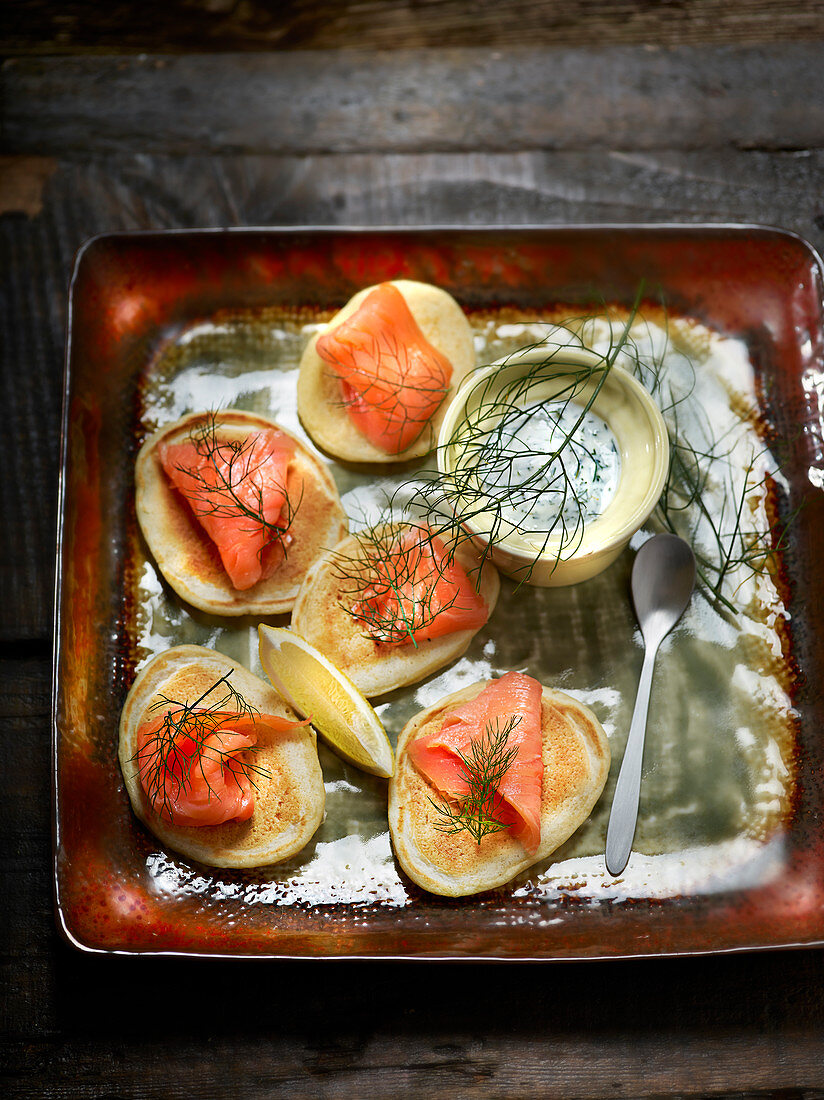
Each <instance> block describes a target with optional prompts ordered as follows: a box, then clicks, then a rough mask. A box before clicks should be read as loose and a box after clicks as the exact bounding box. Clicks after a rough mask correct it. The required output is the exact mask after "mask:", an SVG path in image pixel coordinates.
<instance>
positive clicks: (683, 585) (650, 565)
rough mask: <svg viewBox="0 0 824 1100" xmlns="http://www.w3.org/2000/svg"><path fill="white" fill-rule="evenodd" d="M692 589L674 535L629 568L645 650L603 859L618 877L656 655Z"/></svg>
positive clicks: (652, 545) (686, 559) (634, 815)
mask: <svg viewBox="0 0 824 1100" xmlns="http://www.w3.org/2000/svg"><path fill="white" fill-rule="evenodd" d="M694 585H695V558H694V557H693V553H692V550H691V549H690V548H689V546H688V545H687V543H686V542H684V540H683V539H679V538H678V536H677V535H654V536H653V537H652V538H651V539H650V540H649V541H648V542H645V543H644V545H643V546H642V547H641V549H640V550H639V551H638V553H637V554H636V556H635V563H634V565H633V567H632V600H633V603H634V604H635V613H636V615H637V616H638V622H639V624H640V627H641V634H642V636H643V639H644V645H645V647H646V648H645V652H644V664H643V667H642V669H641V680H640V682H639V684H638V695H637V696H636V698H635V710H634V711H633V712H632V722H631V723H630V727H629V737H628V738H627V747H626V749H625V750H624V759H623V761H622V762H621V771H620V772H619V773H618V782H617V784H616V786H615V796H614V798H613V800H612V810H611V812H610V816H609V826H608V828H607V850H606V860H607V870H608V871H609V873H610V874H611V875H620V873H621V872H622V871H623V869H624V868H625V867H626V865H627V860H628V859H629V854H630V851H631V850H632V839H633V837H634V836H635V824H636V821H637V820H638V798H639V795H640V793H641V762H642V760H643V758H644V735H645V734H646V730H647V711H648V710H649V695H650V688H651V687H652V670H653V666H654V664H655V655H656V653H657V652H658V647H659V645H660V644H661V642H662V641H663V640H664V638H666V636H667V634H669V632H670V631H671V630H672V628H673V627H674V626H675V624H676V623H677V622H678V620H679V619H680V618H681V616H682V615H683V613H684V611H685V610H686V607H687V604H688V603H689V602H690V596H691V595H692V590H693V587H694Z"/></svg>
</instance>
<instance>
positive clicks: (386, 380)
mask: <svg viewBox="0 0 824 1100" xmlns="http://www.w3.org/2000/svg"><path fill="white" fill-rule="evenodd" d="M316 349H317V353H318V355H319V356H320V357H321V359H323V360H324V362H326V363H328V364H329V366H330V367H331V368H332V370H333V371H334V372H335V374H336V375H337V376H338V378H340V380H341V385H342V388H343V400H344V402H345V404H346V407H347V409H348V412H349V415H350V417H351V418H352V421H353V423H354V424H355V426H356V427H357V428H358V430H359V431H361V432H362V433H363V435H365V436H366V438H367V439H368V440H369V441H370V442H371V443H374V444H375V446H377V447H380V448H381V449H382V450H384V451H386V452H387V454H400V453H401V452H402V451H405V450H406V449H407V448H408V447H411V446H412V444H413V443H414V442H415V440H416V439H417V438H418V437H419V436H420V434H421V432H423V430H424V429H425V428H426V425H427V424H428V423H429V421H430V420H431V419H432V417H433V416H434V415H435V413H436V411H437V410H438V408H439V406H440V405H441V404H442V403H443V400H444V398H445V397H446V394H447V393H448V391H449V384H450V381H451V378H452V364H451V363H450V362H449V360H448V359H447V358H446V356H445V355H442V354H441V352H439V351H438V350H437V348H435V347H433V346H432V344H430V342H429V341H428V340H427V339H426V337H425V336H424V334H423V333H422V332H421V330H420V328H419V327H418V324H417V322H416V321H415V318H414V317H413V316H412V313H411V312H410V309H409V306H408V305H407V304H406V300H405V298H404V296H403V295H402V294H401V292H400V291H399V290H398V289H397V287H394V286H393V285H392V284H391V283H381V284H380V285H379V286H377V287H376V288H375V289H374V290H373V291H372V292H371V293H370V294H368V295H367V296H366V298H365V299H364V300H363V302H362V303H361V304H360V306H359V307H358V308H357V309H356V310H355V312H354V313H353V314H352V315H351V316H350V317H347V318H346V319H345V320H344V321H342V322H341V323H340V324H339V325H335V327H334V328H333V329H331V330H330V331H329V332H324V333H322V334H321V335H320V336H319V337H318V339H317V343H316Z"/></svg>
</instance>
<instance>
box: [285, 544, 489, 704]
mask: <svg viewBox="0 0 824 1100" xmlns="http://www.w3.org/2000/svg"><path fill="white" fill-rule="evenodd" d="M499 591H500V578H499V576H498V572H497V570H496V569H495V567H494V566H493V565H492V563H491V562H490V561H488V560H486V559H484V558H483V557H481V556H480V555H479V554H478V553H477V552H476V550H475V549H474V548H473V546H472V544H471V543H470V542H469V540H468V539H466V538H456V537H455V535H454V534H452V535H451V536H449V535H448V534H447V533H445V532H444V533H440V534H439V533H437V532H435V531H434V530H432V529H431V528H430V527H428V526H426V525H423V524H412V523H386V524H381V525H379V526H377V527H372V528H369V529H367V530H365V531H360V532H358V533H357V534H355V535H352V536H350V537H349V538H347V539H344V540H343V541H342V542H341V543H340V544H339V545H338V546H336V547H335V548H334V550H332V551H330V552H329V553H327V554H325V555H324V556H323V557H322V558H321V559H320V560H319V561H318V562H317V564H316V565H315V566H313V568H312V569H311V570H310V571H309V573H308V574H307V575H306V578H305V580H304V582H303V585H302V586H301V590H300V592H299V593H298V597H297V599H296V601H295V606H294V608H293V611H292V629H293V630H294V631H295V632H296V633H297V634H300V635H301V637H303V638H305V639H306V641H308V642H310V643H311V644H312V645H313V646H315V647H316V648H317V649H319V650H320V651H321V652H322V653H323V654H324V655H325V656H326V657H328V658H329V659H330V660H331V661H332V662H333V663H334V664H335V665H336V666H337V667H338V668H339V669H340V670H341V671H342V672H344V673H346V675H347V676H348V677H349V679H350V680H352V682H353V683H354V684H355V686H356V687H357V688H358V690H359V691H361V692H362V693H363V694H364V695H366V696H369V697H372V696H376V695H383V694H384V693H385V692H387V691H392V690H394V689H395V688H398V687H402V686H404V685H405V684H413V683H416V682H417V681H418V680H421V679H423V678H424V676H428V675H429V674H430V673H432V672H435V671H436V670H437V669H439V668H443V667H444V666H445V665H447V664H449V663H450V662H451V661H453V660H455V659H456V658H458V657H460V656H461V654H462V653H464V651H465V650H466V649H467V647H468V646H469V643H470V642H471V641H472V639H473V638H474V636H475V635H476V634H477V633H478V631H479V630H481V629H482V628H483V627H484V626H485V625H486V622H487V620H488V619H489V616H490V615H491V614H492V611H493V609H494V607H495V604H496V602H497V599H498V594H499Z"/></svg>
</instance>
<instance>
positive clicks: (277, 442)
mask: <svg viewBox="0 0 824 1100" xmlns="http://www.w3.org/2000/svg"><path fill="white" fill-rule="evenodd" d="M135 484H136V496H135V507H136V511H137V519H138V522H139V524H140V529H141V531H142V532H143V536H144V538H145V540H146V543H147V545H148V547H149V550H150V551H151V552H152V555H153V556H154V559H155V561H156V562H157V565H158V568H159V569H160V572H161V573H162V574H163V576H164V578H165V579H166V580H167V581H168V583H169V584H170V585H171V587H172V588H173V589H174V590H175V592H177V594H178V595H179V596H180V597H181V598H182V599H184V600H185V601H186V602H187V603H190V604H192V605H193V606H194V607H197V608H200V609H201V610H202V611H208V612H211V613H212V614H215V615H228V616H233V615H245V614H252V613H254V614H259V615H272V614H278V613H280V612H284V611H289V610H290V609H291V607H292V604H293V603H294V601H295V597H296V595H297V593H298V589H299V588H300V585H301V582H302V580H303V577H304V575H305V574H306V572H307V570H308V569H309V568H310V566H311V565H312V564H313V563H314V562H315V561H316V560H317V559H318V558H319V557H320V555H321V554H322V553H323V551H324V550H326V549H327V548H328V547H330V546H334V545H335V544H336V543H337V542H339V541H340V539H341V538H343V536H344V535H345V534H346V531H347V527H348V524H347V520H346V515H345V513H344V511H343V507H342V505H341V502H340V497H339V495H338V491H337V487H336V485H335V482H334V480H333V478H332V475H331V474H330V473H329V470H328V469H327V467H326V465H325V464H324V463H323V462H321V461H319V460H318V459H317V458H316V457H315V455H314V454H312V452H311V451H310V450H309V448H308V447H307V446H305V445H304V444H303V443H302V442H301V441H300V440H299V439H298V438H297V437H296V436H294V435H292V434H291V433H290V432H288V431H286V429H285V428H282V427H280V425H278V424H276V423H275V422H274V421H273V420H269V419H268V418H266V417H262V416H258V415H256V414H253V413H248V412H241V411H238V410H225V411H223V412H219V413H212V412H204V413H193V414H191V415H189V416H186V417H184V418H183V419H182V420H179V421H177V422H176V423H174V424H171V425H168V426H166V427H164V428H161V429H160V430H159V431H157V432H155V433H154V434H153V435H151V436H150V437H149V438H148V439H147V440H146V442H145V443H144V444H143V446H142V448H141V449H140V452H139V454H138V456H137V462H136V466H135Z"/></svg>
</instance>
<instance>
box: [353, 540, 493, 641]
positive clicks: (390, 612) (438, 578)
mask: <svg viewBox="0 0 824 1100" xmlns="http://www.w3.org/2000/svg"><path fill="white" fill-rule="evenodd" d="M367 560H368V561H369V563H370V568H371V570H372V573H373V577H372V579H371V580H370V583H369V584H367V585H365V587H364V588H363V590H362V591H361V592H360V593H359V598H358V600H357V601H356V602H355V603H354V605H353V607H352V612H353V614H354V615H355V617H356V618H358V619H360V620H362V621H363V622H364V623H365V625H366V627H367V630H368V632H369V633H370V634H371V635H372V636H373V637H375V638H377V639H379V640H381V641H385V642H390V643H392V644H395V645H405V644H407V643H409V642H411V641H412V640H414V641H415V642H422V641H426V640H427V639H428V638H440V637H443V636H444V635H445V634H454V633H455V632H456V631H458V630H477V629H478V628H479V627H481V626H483V625H484V623H485V622H486V620H487V619H488V618H489V607H488V605H487V603H486V601H485V600H484V598H483V597H482V596H481V595H480V594H479V592H478V591H477V590H476V588H475V585H474V584H473V583H472V581H471V580H470V579H469V577H468V576H467V574H466V570H465V569H464V568H463V566H462V565H461V564H460V562H459V561H457V560H456V559H455V558H454V557H452V558H451V560H450V555H449V553H448V551H447V549H446V547H445V545H444V543H443V542H442V540H441V539H439V538H438V537H437V536H436V535H432V534H430V533H429V532H428V529H425V530H418V529H416V528H408V529H404V530H401V531H398V532H397V533H395V534H393V536H392V537H391V538H390V539H387V540H386V541H385V543H383V544H382V545H381V546H380V547H379V548H378V549H376V550H375V552H374V553H372V552H371V551H370V553H369V554H368V555H367Z"/></svg>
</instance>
